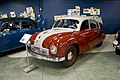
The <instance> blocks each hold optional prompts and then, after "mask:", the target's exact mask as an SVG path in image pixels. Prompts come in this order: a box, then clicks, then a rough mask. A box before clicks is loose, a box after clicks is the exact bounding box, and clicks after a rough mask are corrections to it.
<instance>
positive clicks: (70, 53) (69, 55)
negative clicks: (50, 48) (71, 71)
mask: <svg viewBox="0 0 120 80" xmlns="http://www.w3.org/2000/svg"><path fill="white" fill-rule="evenodd" d="M72 58H73V54H72V52H69V53H68V60H71V59H72Z"/></svg>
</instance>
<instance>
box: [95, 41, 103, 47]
mask: <svg viewBox="0 0 120 80" xmlns="http://www.w3.org/2000/svg"><path fill="white" fill-rule="evenodd" d="M102 44H103V41H102V42H100V43H99V44H97V45H96V46H95V47H100V46H102Z"/></svg>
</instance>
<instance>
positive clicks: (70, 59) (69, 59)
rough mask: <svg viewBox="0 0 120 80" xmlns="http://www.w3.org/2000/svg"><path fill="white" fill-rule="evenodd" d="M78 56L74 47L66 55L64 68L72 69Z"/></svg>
mask: <svg viewBox="0 0 120 80" xmlns="http://www.w3.org/2000/svg"><path fill="white" fill-rule="evenodd" d="M76 56H77V49H76V47H75V46H73V45H72V46H70V47H69V48H68V49H67V52H66V55H65V61H63V65H64V67H70V66H71V65H73V63H74V62H75V60H76Z"/></svg>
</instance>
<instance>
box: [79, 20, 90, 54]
mask: <svg viewBox="0 0 120 80" xmlns="http://www.w3.org/2000/svg"><path fill="white" fill-rule="evenodd" d="M90 34H91V32H90V29H89V21H88V20H85V21H83V22H82V23H81V27H80V31H79V32H78V34H77V35H79V36H78V42H79V46H80V50H81V53H83V52H85V51H87V50H88V49H89V48H90V47H89V43H90Z"/></svg>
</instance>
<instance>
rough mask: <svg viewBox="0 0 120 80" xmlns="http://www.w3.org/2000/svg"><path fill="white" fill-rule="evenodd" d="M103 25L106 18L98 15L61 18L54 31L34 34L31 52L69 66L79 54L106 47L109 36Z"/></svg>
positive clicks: (29, 45)
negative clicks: (104, 31) (103, 44)
mask: <svg viewBox="0 0 120 80" xmlns="http://www.w3.org/2000/svg"><path fill="white" fill-rule="evenodd" d="M100 23H101V24H102V19H101V18H100V17H97V16H64V17H61V18H60V19H59V20H57V21H56V22H55V23H54V25H53V27H52V29H49V30H45V31H43V32H40V33H38V32H36V33H35V34H33V35H32V37H31V38H30V41H29V42H28V44H27V48H28V49H27V50H28V52H29V53H30V54H31V55H32V56H34V57H35V58H38V59H43V60H48V61H53V62H62V63H63V65H64V66H65V67H69V66H71V65H72V64H73V63H74V62H75V59H76V57H77V56H78V55H79V54H82V53H84V52H85V51H87V50H89V49H91V48H93V47H94V46H97V47H99V46H101V45H102V43H103V40H104V39H105V33H103V31H102V30H101V29H100Z"/></svg>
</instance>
